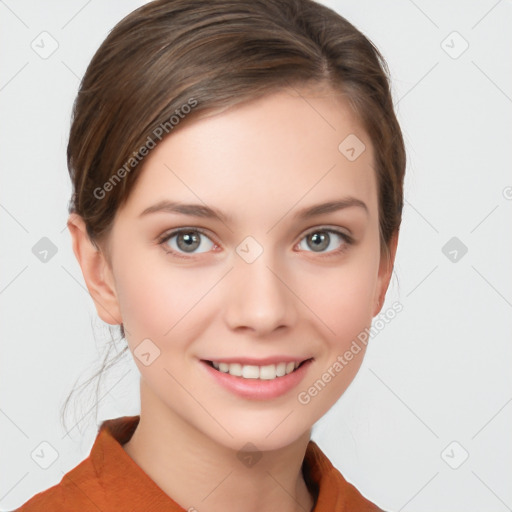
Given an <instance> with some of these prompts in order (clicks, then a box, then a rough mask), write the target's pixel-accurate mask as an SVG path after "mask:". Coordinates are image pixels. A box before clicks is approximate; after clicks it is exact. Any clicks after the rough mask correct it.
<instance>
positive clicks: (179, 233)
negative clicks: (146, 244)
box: [158, 228, 215, 258]
mask: <svg viewBox="0 0 512 512" xmlns="http://www.w3.org/2000/svg"><path fill="white" fill-rule="evenodd" d="M201 237H204V238H205V239H206V243H203V241H202V240H201ZM174 239H175V240H174ZM168 241H171V243H170V244H167V242H168ZM158 243H159V244H160V245H163V246H164V250H165V251H166V252H167V253H172V254H174V255H176V256H178V257H183V258H186V257H187V256H182V255H181V254H183V253H185V254H191V255H194V254H199V253H202V252H208V251H209V250H211V249H212V247H213V246H215V244H214V242H212V241H211V239H210V238H209V237H208V236H207V235H206V233H204V232H203V231H201V230H199V229H197V228H181V229H175V230H174V231H171V232H170V233H167V234H165V235H163V237H162V238H160V239H159V240H158ZM205 245H206V247H205ZM199 247H202V248H203V249H204V250H202V251H197V249H198V248H199Z"/></svg>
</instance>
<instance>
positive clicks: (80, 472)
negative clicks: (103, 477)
mask: <svg viewBox="0 0 512 512" xmlns="http://www.w3.org/2000/svg"><path fill="white" fill-rule="evenodd" d="M102 494H103V490H102V489H101V486H100V485H99V482H98V479H97V478H96V476H95V474H94V468H93V467H92V464H91V460H90V457H87V458H86V459H85V460H83V461H82V462H81V463H80V464H78V465H77V466H76V467H75V468H73V469H72V470H71V471H69V472H68V473H66V474H65V475H64V476H63V477H62V479H61V481H60V482H59V483H58V484H56V485H54V486H53V487H50V488H49V489H46V490H44V491H41V492H39V493H37V494H35V495H34V496H32V498H30V499H29V500H28V501H26V502H25V503H24V504H23V505H21V507H19V508H17V509H16V510H15V511H13V512H41V511H43V510H51V511H52V512H64V511H66V512H70V511H75V510H76V511H80V512H98V510H101V509H102V502H103V499H102Z"/></svg>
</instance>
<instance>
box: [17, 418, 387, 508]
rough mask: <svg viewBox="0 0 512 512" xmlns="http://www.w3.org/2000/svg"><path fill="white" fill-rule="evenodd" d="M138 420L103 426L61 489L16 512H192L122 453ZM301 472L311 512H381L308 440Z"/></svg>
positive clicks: (115, 420)
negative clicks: (309, 499) (307, 492)
mask: <svg viewBox="0 0 512 512" xmlns="http://www.w3.org/2000/svg"><path fill="white" fill-rule="evenodd" d="M139 419H140V416H122V417H119V418H113V419H108V420H104V421H103V422H102V423H101V425H100V427H99V429H98V434H97V436H96V439H95V441H94V444H93V447H92V448H91V451H90V454H89V456H88V457H87V458H86V459H85V460H83V461H82V462H81V463H80V464H79V465H78V466H76V467H75V468H73V469H72V470H71V471H69V472H68V473H66V474H65V475H64V476H63V478H62V480H61V481H60V483H59V484H57V485H55V486H53V487H51V488H50V489H47V490H46V491H43V492H41V493H39V494H36V495H35V496H34V497H32V498H31V499H30V500H29V501H28V502H26V503H25V504H24V505H23V506H22V507H21V508H19V509H17V510H16V511H14V512H36V511H38V512H39V511H40V510H52V511H54V512H60V511H64V510H66V511H75V510H76V511H78V510H79V511H80V512H98V511H100V512H114V511H116V512H118V511H120V510H122V511H123V512H130V511H133V512H140V511H141V510H144V511H146V512H194V511H196V507H197V511H200V510H201V506H200V504H199V503H198V504H194V503H191V504H190V506H189V508H188V509H184V508H183V507H181V506H180V505H178V504H177V503H176V502H175V501H174V500H173V499H172V498H170V497H169V496H168V495H167V494H165V493H164V492H163V490H162V489H161V488H160V487H159V486H158V485H157V484H156V483H155V482H154V481H153V480H152V479H151V478H150V477H149V476H148V475H147V474H146V473H145V472H144V471H143V470H142V468H140V467H139V466H138V465H137V463H136V462H135V461H134V460H133V459H132V458H131V457H130V456H129V455H128V454H127V453H126V452H125V451H124V449H123V447H122V445H123V444H125V443H126V442H128V441H129V440H130V438H131V436H132V434H133V432H134V431H135V428H136V427H137V425H138V423H139ZM302 472H303V476H304V480H305V482H306V485H307V486H308V488H309V489H310V491H311V492H312V494H313V497H314V499H315V505H314V507H313V510H312V511H311V512H383V510H382V509H380V508H378V507H377V506H376V505H374V504H373V503H371V502H370V501H368V500H367V499H366V498H365V497H363V495H362V494H361V493H360V492H359V491H358V490H357V489H356V488H355V487H354V486H353V485H352V484H351V483H349V482H347V481H346V480H345V478H344V477H343V476H342V475H341V473H340V472H339V471H338V470H337V469H336V468H335V467H334V466H333V465H332V464H331V462H330V461H329V459H328V458H327V457H326V456H325V454H324V453H323V452H322V451H321V450H320V448H319V447H318V445H317V444H316V443H315V442H314V441H312V440H310V441H309V443H308V446H307V449H306V454H305V457H304V463H303V466H302Z"/></svg>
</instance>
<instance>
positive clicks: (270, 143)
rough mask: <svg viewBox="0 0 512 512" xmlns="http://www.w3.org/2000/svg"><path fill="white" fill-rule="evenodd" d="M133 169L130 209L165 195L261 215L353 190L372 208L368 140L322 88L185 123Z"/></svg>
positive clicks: (340, 101)
mask: <svg viewBox="0 0 512 512" xmlns="http://www.w3.org/2000/svg"><path fill="white" fill-rule="evenodd" d="M354 157H355V158H354ZM138 172H141V176H139V179H138V180H137V183H136V184H135V186H134V189H133V190H132V191H131V194H130V197H129V199H128V201H127V203H126V206H125V208H126V210H127V214H128V215H131V216H136V215H138V214H139V213H140V212H141V211H142V210H143V209H145V208H147V207H148V206H150V205H151V204H154V203H156V202H158V201H161V200H166V199H170V200H178V201H184V202H194V203H198V202H203V203H205V204H208V205H210V204H211V205H212V206H216V207H219V208H220V209H222V210H226V211H228V212H229V213H231V210H235V211H237V210H243V211H246V212H247V213H248V214H253V215H262V214H263V213H264V211H265V210H266V209H268V208H269V207H270V205H275V204H277V205H280V206H281V208H282V209H290V208H291V207H293V205H295V204H297V206H298V207H299V208H300V207H302V206H305V205H308V204H312V203H314V202H315V201H319V200H322V201H323V200H325V199H330V198H339V197H341V196H346V195H350V196H355V197H358V198H360V199H361V200H363V201H364V202H366V203H367V204H368V207H369V209H370V210H371V209H372V208H373V209H376V204H373V203H376V197H377V196H376V179H375V171H374V166H373V148H372V145H371V143H370V140H369V138H368V136H367V134H366V132H365V131H364V130H363V127H362V125H361V124H360V122H359V120H358V119H357V116H356V115H355V114H354V113H353V111H352V110H351V108H350V106H349V105H348V103H347V101H346V99H345V98H344V97H343V96H341V95H340V94H339V93H334V92H333V91H331V90H329V89H325V88H324V89H318V90H314V89H313V90H312V89H309V90H300V89H286V90H281V91H279V92H276V93H272V94H269V95H267V96H264V97H262V98H258V99H256V100H251V101H249V102H244V103H241V104H238V105H235V106H233V107H230V108H228V109H224V110H222V111H220V112H216V113H213V114H209V115H207V116H206V117H202V118H199V119H197V120H194V121H192V122H191V123H189V124H185V125H183V126H182V127H179V128H178V129H177V130H176V131H175V132H172V133H171V134H170V135H169V136H168V137H167V138H165V139H163V141H161V142H160V143H158V144H157V146H156V147H155V148H154V149H152V150H151V151H150V153H149V154H148V155H147V156H146V157H145V160H144V161H143V162H142V169H139V171H138ZM275 213H276V212H275V211H274V212H273V215H275Z"/></svg>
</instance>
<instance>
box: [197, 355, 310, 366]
mask: <svg viewBox="0 0 512 512" xmlns="http://www.w3.org/2000/svg"><path fill="white" fill-rule="evenodd" d="M308 359H313V358H312V357H300V356H299V357H293V356H271V357H264V358H260V359H257V358H255V357H215V358H213V359H203V361H213V362H215V363H228V364H233V363H240V364H242V365H254V366H266V365H269V364H278V363H302V362H303V361H307V360H308Z"/></svg>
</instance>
